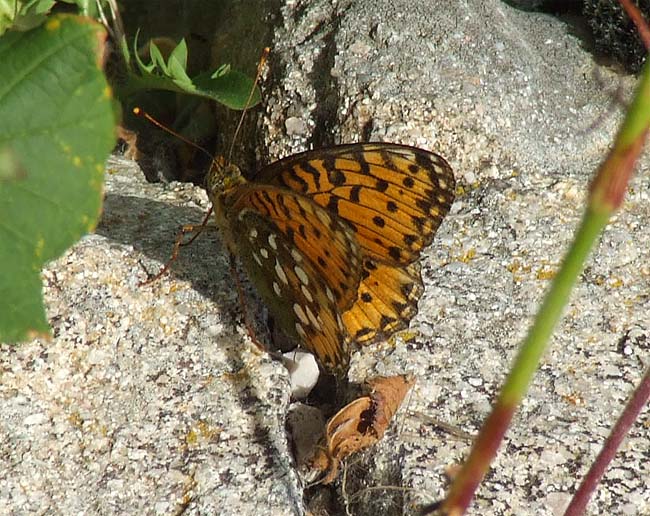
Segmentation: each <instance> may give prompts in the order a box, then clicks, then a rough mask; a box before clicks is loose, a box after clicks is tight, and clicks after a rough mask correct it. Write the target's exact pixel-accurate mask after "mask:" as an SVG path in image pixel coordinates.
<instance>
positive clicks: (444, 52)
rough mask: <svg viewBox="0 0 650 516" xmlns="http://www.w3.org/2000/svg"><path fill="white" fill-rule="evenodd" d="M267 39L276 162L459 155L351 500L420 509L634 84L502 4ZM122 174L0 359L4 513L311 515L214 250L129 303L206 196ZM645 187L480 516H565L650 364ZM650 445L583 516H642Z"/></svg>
mask: <svg viewBox="0 0 650 516" xmlns="http://www.w3.org/2000/svg"><path fill="white" fill-rule="evenodd" d="M371 4H372V5H371ZM275 19H276V22H277V23H278V24H279V26H278V28H277V29H276V33H275V42H274V52H273V60H272V62H271V69H272V71H273V73H272V74H271V77H272V79H273V84H272V85H271V86H270V87H269V88H268V90H267V92H266V111H265V116H264V117H263V123H262V124H261V127H262V129H263V130H262V131H261V133H260V134H261V135H262V136H263V137H264V138H265V144H264V145H262V147H261V149H260V153H261V155H262V156H263V159H269V158H271V159H275V158H277V157H280V156H283V155H286V154H288V153H290V152H295V151H298V150H303V149H304V148H306V147H307V146H310V145H316V146H317V145H322V144H331V143H338V142H339V141H340V142H349V141H355V140H359V139H372V140H387V141H397V142H403V143H408V144H414V145H419V146H422V147H424V148H429V149H433V150H435V151H437V152H439V153H441V154H442V155H444V156H445V157H447V158H448V160H449V161H450V163H451V164H452V166H453V167H454V169H455V170H456V175H457V178H458V180H459V183H460V187H461V192H460V195H459V198H458V200H457V201H456V203H455V205H454V207H453V208H452V213H451V214H450V215H449V216H448V217H447V219H446V220H445V222H444V223H443V225H442V227H441V229H440V231H439V234H438V236H437V238H436V240H435V242H434V245H433V246H432V248H431V249H429V250H428V251H427V252H426V253H425V254H424V257H423V267H424V274H425V283H426V285H427V290H426V292H425V294H424V298H423V300H422V302H421V305H420V314H419V315H418V316H417V317H416V319H415V320H414V322H413V324H412V327H411V328H412V331H410V332H408V333H405V334H404V335H403V336H402V337H401V338H399V339H396V340H395V342H392V343H389V344H383V345H379V346H374V347H372V348H368V349H365V350H363V352H361V353H358V354H356V355H355V356H354V358H353V368H352V372H351V376H352V377H353V378H355V379H357V380H360V379H363V378H365V377H368V376H372V375H375V374H395V373H403V372H412V373H414V374H415V375H416V377H417V379H418V383H417V384H416V386H415V389H414V393H413V395H412V397H411V398H410V401H408V404H407V406H406V407H405V408H404V409H403V410H402V411H400V412H399V413H398V415H397V424H396V425H394V427H393V429H392V430H391V431H390V432H388V433H387V435H386V436H385V438H384V440H383V442H382V443H380V444H379V445H378V446H377V447H375V448H374V449H373V450H372V451H371V452H369V453H366V454H364V455H363V456H362V457H361V458H360V459H359V460H358V461H355V462H354V463H353V464H351V465H350V467H349V470H348V474H347V477H346V483H345V486H344V492H345V496H344V497H343V500H344V502H345V503H347V504H348V508H349V510H350V511H351V513H352V514H371V513H373V514H389V515H390V514H401V513H407V514H414V512H415V507H417V506H418V504H421V503H424V502H429V501H432V500H435V499H437V498H439V497H441V496H443V494H444V492H445V489H446V487H447V486H448V481H447V479H446V476H445V473H446V472H447V471H448V470H449V468H451V467H453V466H454V465H455V464H458V463H459V462H460V461H461V460H462V459H463V457H464V456H465V454H466V453H467V452H468V449H469V442H468V440H467V439H466V438H464V437H463V435H462V432H459V431H453V432H449V431H446V430H444V429H443V428H444V427H443V426H441V425H439V424H438V422H442V423H445V424H447V425H453V426H454V427H457V428H458V429H459V430H461V431H465V432H475V431H477V429H478V428H479V426H480V424H481V421H482V420H483V419H484V417H485V416H486V415H487V413H488V410H489V406H490V402H491V400H492V399H493V397H494V395H495V394H496V392H497V391H498V388H499V385H500V383H501V382H502V380H503V377H504V375H505V373H506V371H507V367H508V364H509V363H510V361H511V359H512V358H513V356H514V354H515V352H516V346H517V344H518V342H519V341H520V340H521V338H522V336H523V335H524V334H525V331H526V328H527V327H528V324H529V322H530V318H531V317H532V315H533V314H534V312H535V309H536V307H537V305H538V304H539V302H540V300H541V298H542V296H543V293H544V291H545V289H546V288H547V287H548V285H549V278H550V277H551V276H552V274H553V271H555V270H556V269H557V266H558V263H559V260H560V259H561V257H562V254H563V252H564V249H565V248H566V245H567V244H568V243H569V242H570V240H571V237H572V232H573V230H574V228H575V227H576V225H577V223H578V221H579V219H580V217H581V214H582V202H583V201H584V196H585V191H586V188H587V186H588V182H589V178H590V177H591V175H592V174H593V171H594V169H595V166H596V165H597V163H598V162H599V160H600V159H601V158H602V156H603V154H604V152H605V151H606V150H607V148H608V145H609V144H610V142H611V140H612V137H613V134H614V131H615V128H616V126H617V123H618V121H619V120H620V113H619V112H618V111H614V112H611V111H610V110H611V107H610V104H611V101H612V98H614V96H615V90H616V88H617V87H618V86H619V85H620V86H621V88H622V91H624V92H625V93H626V94H627V95H629V92H630V91H631V89H632V87H633V84H634V81H633V79H631V78H629V77H621V76H617V75H614V74H613V73H612V72H610V71H609V70H607V69H605V68H602V67H600V66H599V65H598V64H597V63H596V62H595V61H594V59H593V57H592V56H591V55H590V54H589V53H588V52H586V51H585V50H584V43H583V42H581V41H580V40H579V39H578V38H577V37H576V36H575V35H574V32H575V30H576V29H575V27H571V26H569V25H568V24H566V23H565V22H562V21H559V20H557V19H554V18H552V17H550V16H548V15H540V14H534V13H526V12H521V11H517V10H515V9H513V8H511V7H508V6H507V5H505V4H503V3H501V2H499V1H496V0H488V1H479V0H469V1H466V2H460V3H458V2H430V1H427V0H421V1H419V2H413V1H410V2H406V1H397V2H388V1H386V0H377V1H376V2H372V3H370V2H356V3H354V2H345V3H342V2H339V3H336V2H330V1H314V2H310V3H309V4H308V5H307V4H305V5H302V4H297V3H296V2H287V3H286V4H285V5H284V6H283V7H282V9H281V10H280V15H279V16H278V17H277V18H275ZM604 115H605V116H604ZM122 165H123V164H122V163H119V162H117V161H113V162H111V163H109V171H110V172H111V173H109V175H108V179H107V198H106V205H105V210H104V217H103V221H102V223H101V225H100V227H99V228H98V231H97V234H96V235H94V236H89V237H87V238H84V239H83V240H82V241H81V242H80V243H79V244H78V245H76V246H75V247H74V248H73V249H72V250H71V251H69V252H68V253H66V255H64V256H63V257H62V258H60V259H59V260H57V261H56V262H54V263H52V264H50V265H49V266H48V268H47V269H46V270H45V271H44V273H43V277H44V282H45V296H46V302H47V306H48V315H49V319H50V321H51V324H52V326H53V329H54V333H55V338H54V340H53V341H52V342H50V343H46V342H40V341H37V342H32V343H28V344H25V345H23V346H21V347H17V348H12V347H9V346H5V345H3V346H2V348H0V371H1V373H0V374H1V381H0V456H1V457H2V461H0V514H31V513H52V514H73V513H87V514H93V513H97V514H118V513H119V514H175V513H180V512H181V511H182V510H185V512H184V514H293V513H296V514H300V513H302V512H303V506H302V500H301V496H302V491H301V489H302V488H301V487H300V482H299V481H298V479H297V476H296V474H295V471H294V470H293V468H292V463H291V459H290V454H289V448H288V444H287V442H286V437H285V430H284V425H285V416H286V413H287V409H288V404H289V383H288V374H287V373H286V371H285V370H284V369H283V367H282V366H281V365H280V364H279V363H278V362H274V361H272V360H271V359H270V358H268V357H266V356H263V355H261V354H260V353H258V352H257V350H256V348H255V347H254V346H253V345H252V344H251V343H250V341H249V340H248V339H247V338H246V337H245V330H244V329H243V327H242V324H241V312H240V310H239V308H238V303H237V296H236V292H235V289H234V287H233V280H232V278H231V276H230V272H229V270H228V266H227V259H226V256H225V254H224V253H223V249H222V246H221V244H220V243H219V241H218V240H215V239H214V238H212V237H211V236H202V237H201V238H200V239H199V240H198V241H197V242H196V243H195V244H194V245H193V246H191V247H190V248H188V249H184V250H183V252H182V254H181V258H180V260H179V261H178V263H177V264H176V266H175V269H174V272H173V274H172V275H171V276H168V277H166V278H163V279H162V280H160V281H158V282H157V283H154V284H153V285H149V286H145V287H139V286H138V285H137V283H138V281H139V280H141V279H143V278H144V276H145V275H144V272H143V271H142V270H141V268H140V265H139V261H142V262H144V264H145V266H146V267H147V268H149V269H153V270H155V269H156V268H157V267H158V264H159V263H161V262H164V261H165V260H166V258H167V257H168V252H169V249H170V247H171V245H172V242H173V238H174V235H175V234H176V231H177V228H178V227H179V225H181V224H183V223H197V222H198V221H200V219H201V216H202V213H203V212H204V210H205V209H206V207H207V201H206V198H205V195H204V194H203V193H202V192H200V191H199V190H198V189H196V188H191V187H183V186H179V185H174V184H172V185H168V186H160V185H147V184H145V183H143V181H142V180H141V179H140V178H138V177H137V176H136V174H135V172H133V171H132V170H129V169H126V170H124V167H123V166H122ZM648 183H649V180H648V173H647V161H644V162H643V164H642V166H641V167H640V170H639V173H638V175H637V177H636V179H635V180H634V181H633V184H632V187H631V189H630V195H629V197H628V201H627V202H626V205H625V207H624V209H623V210H622V211H621V213H620V214H618V215H617V217H616V218H615V219H614V220H613V222H612V225H611V226H610V227H609V228H608V230H607V231H606V233H605V234H604V236H603V238H602V239H601V241H600V243H599V245H598V247H597V248H596V250H595V252H594V254H593V256H592V257H591V259H590V260H589V263H588V265H587V269H586V271H585V272H584V274H583V275H582V276H581V280H580V283H579V285H578V286H577V288H576V291H575V293H574V295H573V297H572V302H571V305H570V307H569V308H568V310H567V313H566V316H565V317H564V319H563V320H562V323H561V324H560V326H559V328H558V330H557V332H556V335H555V337H554V339H553V345H552V347H551V349H550V350H549V352H548V353H547V354H546V356H545V358H544V361H543V364H542V367H541V370H540V371H539V374H538V375H537V377H536V380H535V382H534V384H533V386H532V388H531V391H530V395H529V397H528V398H527V399H526V401H525V402H524V404H523V406H522V408H521V410H520V411H519V413H518V414H517V416H516V418H515V421H514V425H513V427H512V429H511V431H510V432H509V433H508V436H507V439H506V442H505V443H504V446H503V449H502V451H501V453H500V455H499V457H498V459H497V461H496V462H495V464H494V465H493V469H492V471H491V472H490V474H489V475H488V478H487V480H486V482H485V483H484V485H483V486H482V487H481V489H480V491H479V492H478V496H477V499H476V500H475V502H474V505H473V508H472V513H474V514H490V515H492V514H494V515H502V514H503V515H505V514H518V515H528V514H530V515H555V514H562V510H563V508H564V507H565V506H566V503H567V502H568V499H569V495H570V493H571V492H572V490H573V489H574V488H575V486H576V485H577V483H578V482H579V479H580V477H581V475H582V474H583V473H584V471H585V469H586V468H587V466H588V464H589V463H590V462H591V460H592V459H593V457H594V456H595V454H596V453H597V451H598V449H599V445H600V443H601V442H602V440H603V439H604V437H605V436H606V434H607V430H608V428H609V427H610V426H611V424H612V423H613V420H614V418H615V415H616V414H618V413H619V411H620V410H621V407H622V404H623V402H624V400H625V399H626V397H627V396H628V395H629V393H630V391H631V389H632V388H633V386H634V385H635V384H636V382H638V380H639V379H640V377H641V375H642V373H643V370H644V367H645V366H647V363H648V350H649V348H650V345H649V344H648V342H650V340H649V338H648V337H649V336H648V334H649V332H650V302H649V301H648V299H649V297H648V287H649V283H650V282H649V278H650V268H649V266H648V263H650V259H649V258H650V256H649V254H650V245H649V244H650V243H649V242H648V231H647V229H648V223H647V221H648V220H650V219H649V216H650V213H649V211H650V209H649V208H648V197H649V195H648V191H649V190H650V188H649V187H650V185H649V184H648ZM649 425H650V423H649V420H648V411H647V410H646V411H645V412H644V413H643V415H642V418H641V420H640V421H639V422H638V423H637V424H636V425H635V427H634V428H633V430H632V433H631V435H630V436H629V438H628V439H627V440H626V442H625V444H624V446H623V449H622V450H621V453H620V454H619V456H618V457H617V458H616V460H615V462H614V463H613V464H612V467H611V469H610V471H609V472H608V473H607V476H606V478H605V479H604V481H603V485H602V486H601V488H600V489H599V490H598V492H597V493H596V495H595V499H594V501H593V502H592V504H591V505H590V507H589V514H629V515H635V514H650V505H649V502H648V500H650V487H648V478H650V469H649V464H650V460H649V459H650V447H649V445H648V438H647V436H648V427H649ZM386 485H393V486H404V487H406V488H408V489H409V491H408V492H406V493H405V494H403V495H402V494H401V493H400V492H399V491H395V490H388V489H387V490H382V489H377V486H386ZM370 488H373V489H370ZM365 489H369V490H368V491H364V490H365ZM396 493H397V494H396Z"/></svg>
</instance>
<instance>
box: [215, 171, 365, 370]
mask: <svg viewBox="0 0 650 516" xmlns="http://www.w3.org/2000/svg"><path fill="white" fill-rule="evenodd" d="M225 206H226V212H225V213H226V221H225V227H224V228H223V229H224V230H225V235H226V238H227V239H228V240H229V241H230V242H232V243H233V244H234V246H235V248H236V254H237V255H238V256H239V257H240V259H241V261H242V263H243V265H244V268H245V269H246V271H247V274H248V275H249V277H250V279H251V281H252V283H253V284H254V285H255V286H256V288H257V290H258V292H259V294H260V296H261V297H262V299H263V300H264V302H265V304H266V305H267V307H268V309H269V311H270V312H271V313H272V314H273V316H274V318H275V319H276V321H277V323H278V325H279V327H280V328H281V329H282V330H283V331H284V332H285V333H286V334H287V335H289V336H292V337H294V338H297V339H298V340H299V341H300V342H301V343H302V345H303V347H304V348H305V349H308V350H310V351H312V352H313V353H314V354H315V355H316V356H317V358H318V359H319V361H320V363H321V364H322V365H323V366H324V367H326V368H327V369H329V370H330V371H333V372H336V373H338V374H341V373H342V372H343V371H345V370H346V368H347V364H348V361H349V349H348V344H349V340H350V337H349V334H348V333H347V331H346V329H345V327H344V324H343V321H342V319H341V315H340V314H341V312H342V311H343V310H342V309H341V307H343V306H344V307H349V306H351V305H352V304H353V303H354V302H355V300H356V291H357V288H358V284H359V277H360V268H361V262H360V255H361V253H360V250H359V248H358V244H357V243H356V240H355V239H354V235H353V234H352V232H351V230H350V228H349V227H348V226H347V225H346V224H345V223H342V222H341V221H339V220H338V219H337V218H336V217H332V216H331V215H330V214H329V213H328V212H327V211H326V210H324V209H323V208H321V207H320V206H318V205H317V204H315V203H313V202H312V201H310V200H309V199H307V198H305V197H304V196H301V195H297V194H296V193H295V192H292V191H290V190H286V189H281V188H276V187H270V186H267V185H264V186H260V185H255V184H251V183H249V184H243V185H241V186H239V187H237V188H235V189H233V190H231V191H230V192H229V193H227V194H226V195H225ZM223 225H224V224H223V222H222V226H223Z"/></svg>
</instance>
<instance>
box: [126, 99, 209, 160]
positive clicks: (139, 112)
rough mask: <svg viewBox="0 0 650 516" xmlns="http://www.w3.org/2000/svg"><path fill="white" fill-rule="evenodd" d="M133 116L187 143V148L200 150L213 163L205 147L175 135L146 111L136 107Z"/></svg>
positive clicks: (174, 132) (175, 133)
mask: <svg viewBox="0 0 650 516" xmlns="http://www.w3.org/2000/svg"><path fill="white" fill-rule="evenodd" d="M133 114H134V115H135V116H137V117H140V118H144V119H145V120H146V121H147V122H150V123H152V124H153V125H155V126H156V127H158V128H159V129H162V130H163V131H165V132H166V133H169V134H171V135H172V136H175V137H176V138H178V139H179V140H181V141H183V142H185V143H187V144H188V145H189V146H191V147H194V148H195V149H198V150H200V151H201V152H202V153H203V154H205V155H206V156H207V157H208V158H210V162H213V161H214V156H213V155H212V153H211V152H209V151H208V150H207V149H206V148H205V147H201V146H200V145H199V144H198V143H196V142H193V141H192V140H189V139H187V138H185V136H183V135H182V134H178V133H177V132H176V131H174V130H173V129H170V128H169V127H167V126H165V125H164V124H162V123H160V122H159V121H158V120H156V119H155V118H154V117H152V116H151V115H150V114H149V113H147V112H146V111H143V110H142V109H141V108H139V107H137V106H136V107H134V108H133Z"/></svg>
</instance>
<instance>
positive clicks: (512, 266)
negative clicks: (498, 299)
mask: <svg viewBox="0 0 650 516" xmlns="http://www.w3.org/2000/svg"><path fill="white" fill-rule="evenodd" d="M506 269H508V271H509V272H511V273H512V274H514V273H515V272H519V270H520V269H521V262H520V261H519V260H513V261H512V262H510V263H509V264H508V265H506Z"/></svg>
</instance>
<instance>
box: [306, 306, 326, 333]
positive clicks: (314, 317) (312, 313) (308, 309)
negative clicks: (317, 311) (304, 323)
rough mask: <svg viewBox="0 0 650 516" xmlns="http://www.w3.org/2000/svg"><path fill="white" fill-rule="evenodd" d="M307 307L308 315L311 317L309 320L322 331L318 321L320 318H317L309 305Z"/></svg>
mask: <svg viewBox="0 0 650 516" xmlns="http://www.w3.org/2000/svg"><path fill="white" fill-rule="evenodd" d="M305 309H306V310H307V317H309V322H311V324H312V326H313V327H314V328H316V329H317V330H318V331H321V330H322V328H321V326H320V324H319V323H318V319H316V316H315V315H314V312H312V311H311V310H310V308H309V307H308V306H306V307H305Z"/></svg>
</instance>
